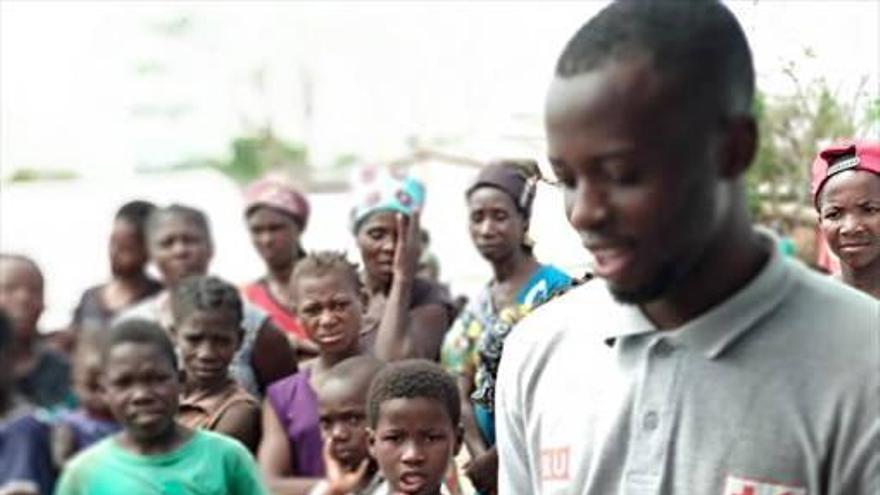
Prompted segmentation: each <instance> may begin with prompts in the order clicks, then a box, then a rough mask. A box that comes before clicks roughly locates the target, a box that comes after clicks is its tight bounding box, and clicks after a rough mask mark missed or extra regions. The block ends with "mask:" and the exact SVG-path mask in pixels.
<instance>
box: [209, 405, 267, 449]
mask: <svg viewBox="0 0 880 495" xmlns="http://www.w3.org/2000/svg"><path fill="white" fill-rule="evenodd" d="M260 414H261V413H260V408H259V406H257V405H255V404H253V403H250V402H238V403H235V404H233V405H231V406H229V409H227V410H226V411H225V412H224V413H223V415H222V416H220V419H219V420H218V421H217V425H216V427H215V428H214V431H216V432H218V433H223V434H225V435H228V436H230V437H232V438H235V439H237V440H238V441H240V442H241V443H242V444H244V446H245V447H247V448H248V450H250V451H251V452H256V451H257V446H258V444H259V443H260Z"/></svg>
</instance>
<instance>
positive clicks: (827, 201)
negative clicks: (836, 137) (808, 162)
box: [812, 141, 880, 299]
mask: <svg viewBox="0 0 880 495" xmlns="http://www.w3.org/2000/svg"><path fill="white" fill-rule="evenodd" d="M812 182H813V200H814V203H815V205H816V209H817V210H818V211H819V228H820V230H821V231H822V235H823V236H825V240H826V241H827V242H828V246H829V247H830V248H831V251H833V252H834V254H835V255H837V257H838V258H839V259H840V278H841V279H842V280H843V282H845V283H846V284H848V285H851V286H853V287H855V288H857V289H859V290H861V291H863V292H866V293H868V294H870V295H872V296H874V297H875V298H878V299H880V143H877V142H865V141H849V142H844V143H840V144H836V145H834V146H830V147H828V148H825V149H823V150H822V151H820V152H819V156H818V157H816V161H815V162H813V181H812Z"/></svg>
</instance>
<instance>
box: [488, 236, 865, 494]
mask: <svg viewBox="0 0 880 495" xmlns="http://www.w3.org/2000/svg"><path fill="white" fill-rule="evenodd" d="M772 251H773V253H774V254H773V255H772V256H771V259H770V261H769V262H768V263H767V265H766V266H765V267H764V268H763V269H762V271H761V272H760V273H759V275H758V276H757V277H756V278H755V279H754V280H752V281H751V282H750V283H749V284H748V285H747V286H746V287H745V288H743V289H742V290H741V291H740V292H738V293H737V294H735V295H734V296H733V297H731V298H730V299H728V300H727V301H725V302H724V303H722V304H721V305H719V306H716V307H715V308H713V309H711V310H709V311H708V312H706V313H705V314H703V315H701V316H699V317H698V318H696V319H694V320H692V321H690V322H688V323H687V324H685V325H684V326H682V327H681V328H678V329H676V330H674V331H659V330H657V329H656V328H655V327H654V326H653V325H652V324H651V322H650V321H648V320H647V318H645V316H644V315H643V314H642V313H641V311H640V310H639V309H638V308H637V307H636V306H631V305H623V304H620V303H618V302H616V301H615V300H614V299H613V298H612V296H611V295H610V293H609V292H608V290H607V287H606V285H605V283H604V282H602V281H595V282H589V283H587V284H586V285H584V286H582V287H579V288H578V289H575V290H573V291H572V292H570V293H569V294H566V295H565V296H563V297H561V298H560V299H558V300H556V301H553V302H551V303H549V304H548V305H545V306H544V307H542V308H539V309H538V310H537V311H536V312H534V313H533V314H532V315H531V316H530V317H528V318H526V319H525V320H524V321H523V323H522V324H521V325H520V326H519V327H517V328H516V330H515V331H514V332H513V334H512V335H511V336H510V337H509V338H508V340H507V342H506V345H505V349H504V356H503V358H502V362H501V368H500V370H499V374H498V376H499V378H498V383H499V387H498V390H497V394H496V404H497V416H496V427H497V437H498V448H499V455H500V464H501V466H500V493H504V494H505V495H508V494H538V493H544V494H563V493H564V494H596V495H599V494H601V495H606V494H661V493H662V494H681V495H686V494H687V495H692V494H700V495H702V494H712V495H714V494H719V495H783V494H790V495H804V494H809V495H818V494H840V495H844V494H846V495H850V494H866V495H867V494H878V493H880V302H878V301H876V300H874V299H872V298H870V297H868V296H866V295H864V294H861V293H859V292H857V291H855V290H853V289H851V288H849V287H846V286H844V285H842V284H840V283H838V282H836V281H834V280H832V279H830V278H827V277H823V276H821V275H819V274H816V273H813V272H811V271H810V270H809V269H807V268H806V267H804V266H803V265H802V264H800V263H798V262H796V261H791V260H788V259H784V258H783V257H781V256H780V255H779V254H778V253H777V252H776V250H775V249H774V250H772Z"/></svg>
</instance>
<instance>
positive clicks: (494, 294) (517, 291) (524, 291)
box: [442, 160, 572, 493]
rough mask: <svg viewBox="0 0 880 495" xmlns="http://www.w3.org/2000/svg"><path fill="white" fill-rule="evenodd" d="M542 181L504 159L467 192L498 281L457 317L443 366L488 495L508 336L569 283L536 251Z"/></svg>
mask: <svg viewBox="0 0 880 495" xmlns="http://www.w3.org/2000/svg"><path fill="white" fill-rule="evenodd" d="M539 178H540V171H539V169H538V164H537V163H536V162H534V161H533V160H501V161H497V162H493V163H490V164H489V165H487V166H486V167H485V168H483V170H482V171H481V172H480V174H479V175H478V176H477V178H476V180H474V182H473V184H472V185H471V186H470V187H469V188H468V189H467V192H466V193H465V198H466V201H467V205H468V215H469V218H468V225H469V231H470V235H471V239H472V240H473V243H474V246H475V247H476V248H477V251H479V253H480V255H481V256H482V257H483V259H485V260H486V261H487V262H488V263H489V265H491V267H492V273H493V277H492V280H490V281H489V283H488V284H486V286H485V287H484V288H483V290H482V291H481V292H480V293H479V294H477V296H476V297H475V298H473V299H472V301H471V303H470V304H468V305H467V306H466V307H465V308H464V310H463V311H462V312H461V314H460V315H459V316H458V318H457V319H456V320H455V323H454V324H453V326H452V329H451V330H450V331H449V333H448V334H447V335H446V339H445V341H444V344H443V354H442V362H443V364H444V366H445V367H446V368H447V369H448V370H449V371H450V372H451V373H453V375H454V376H455V377H456V378H457V381H458V386H459V390H460V393H461V398H462V412H463V414H462V421H463V423H464V427H465V445H466V446H467V448H468V451H469V452H470V454H471V456H472V460H471V462H470V464H469V465H468V467H467V474H468V476H469V477H470V478H471V481H472V482H473V483H474V486H475V487H477V488H478V489H479V490H480V491H481V492H484V493H492V492H494V491H495V490H496V485H497V469H498V454H497V452H496V451H495V448H494V445H495V428H494V415H493V412H492V406H493V397H494V391H495V387H494V380H495V374H496V372H497V369H498V364H499V362H500V360H501V351H502V349H503V345H504V338H505V337H506V336H507V332H509V331H510V330H511V328H512V326H513V324H514V323H516V321H517V320H518V319H519V318H520V317H522V316H524V315H525V314H526V313H528V312H529V311H531V310H532V309H533V308H535V307H537V306H539V305H541V304H542V303H544V302H545V301H547V300H548V299H549V298H550V297H551V296H553V295H554V294H556V293H559V292H561V291H563V290H565V289H566V288H568V287H569V286H570V285H571V281H572V280H571V277H569V276H568V275H567V274H566V273H565V272H563V271H562V270H560V269H558V268H556V267H554V266H552V265H544V264H541V263H539V262H538V260H537V259H536V258H535V255H534V253H533V247H534V242H533V241H532V239H531V238H530V237H529V222H530V221H531V215H532V204H533V202H534V199H535V192H536V186H537V182H538V180H539Z"/></svg>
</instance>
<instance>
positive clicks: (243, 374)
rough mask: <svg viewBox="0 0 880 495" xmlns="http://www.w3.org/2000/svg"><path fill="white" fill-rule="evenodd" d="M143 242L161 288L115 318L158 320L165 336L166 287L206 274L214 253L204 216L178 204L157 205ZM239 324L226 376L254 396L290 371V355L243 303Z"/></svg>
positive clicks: (170, 321) (168, 314)
mask: <svg viewBox="0 0 880 495" xmlns="http://www.w3.org/2000/svg"><path fill="white" fill-rule="evenodd" d="M147 245H148V246H149V251H150V259H151V260H152V261H153V263H155V265H156V268H157V269H158V271H159V274H160V275H161V277H162V282H163V284H164V285H165V290H163V291H162V292H160V293H158V294H156V295H155V296H153V297H150V298H148V299H146V300H144V301H142V302H141V303H140V304H138V305H136V306H133V307H131V308H129V309H128V310H126V311H125V312H124V313H123V314H121V315H120V318H121V319H132V318H141V319H146V320H148V321H152V322H158V323H159V324H160V325H162V327H163V328H165V329H166V330H167V331H168V332H169V335H171V327H172V326H173V325H174V315H173V313H172V307H171V297H170V295H171V291H172V290H173V289H174V288H175V287H177V285H179V284H180V283H181V282H182V281H183V280H184V279H186V278H187V277H190V276H194V275H207V274H208V267H209V265H210V263H211V259H212V258H213V256H214V242H213V239H212V237H211V229H210V225H209V223H208V217H207V216H206V215H205V213H204V212H202V211H201V210H199V209H197V208H192V207H190V206H184V205H179V204H174V205H170V206H167V207H164V208H158V209H157V210H156V211H155V212H153V214H152V215H150V219H149V221H148V222H147ZM241 324H242V326H243V328H244V336H243V338H242V343H241V346H240V347H239V349H238V351H237V352H236V354H235V359H234V360H233V364H232V368H231V369H232V374H233V376H234V377H235V379H236V380H237V381H238V382H239V383H240V384H241V385H242V386H243V387H244V388H245V389H246V390H247V391H248V392H250V393H251V394H253V395H254V396H255V397H260V396H261V394H262V391H263V390H265V388H266V387H267V386H268V385H269V384H270V383H272V382H273V381H275V380H277V379H279V378H282V377H285V376H287V375H289V374H291V373H293V372H295V371H296V358H295V355H294V352H293V349H292V347H291V346H290V344H289V342H288V340H287V339H286V338H285V337H284V335H283V334H282V333H281V331H280V330H278V329H277V328H275V326H274V325H273V324H272V322H271V321H270V320H269V318H268V316H267V315H266V314H265V313H263V312H262V311H261V310H259V309H257V308H255V307H254V306H252V305H250V304H245V305H244V318H243V319H242V321H241Z"/></svg>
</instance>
